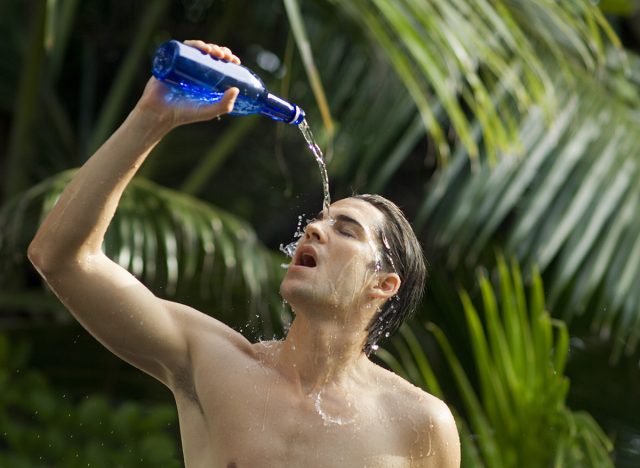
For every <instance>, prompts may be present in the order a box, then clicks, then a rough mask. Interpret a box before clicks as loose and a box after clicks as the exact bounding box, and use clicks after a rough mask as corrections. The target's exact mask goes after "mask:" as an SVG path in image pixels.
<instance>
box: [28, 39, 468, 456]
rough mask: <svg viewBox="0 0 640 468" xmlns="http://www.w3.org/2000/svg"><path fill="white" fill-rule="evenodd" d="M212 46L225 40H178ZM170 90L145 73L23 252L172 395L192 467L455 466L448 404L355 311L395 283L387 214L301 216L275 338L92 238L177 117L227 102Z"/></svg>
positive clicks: (351, 204) (358, 205)
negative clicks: (242, 326)
mask: <svg viewBox="0 0 640 468" xmlns="http://www.w3.org/2000/svg"><path fill="white" fill-rule="evenodd" d="M187 43H188V44H191V45H194V46H196V47H198V48H200V49H201V50H203V51H205V52H207V53H209V54H211V55H212V56H214V57H218V58H223V59H226V60H231V61H234V62H236V63H238V62H239V60H238V58H237V57H236V56H234V55H233V54H232V53H231V51H229V49H227V48H222V47H218V46H215V45H212V44H205V43H204V42H201V41H187ZM236 95H237V90H235V89H231V90H229V91H227V92H226V93H225V95H224V97H223V99H222V101H220V102H219V103H216V104H208V105H192V104H189V103H179V102H176V101H175V100H173V101H172V102H171V103H170V104H169V103H168V102H167V99H166V97H167V88H166V87H165V86H164V85H163V84H161V83H159V82H157V81H156V80H155V79H153V78H152V79H150V81H149V82H148V83H147V86H146V88H145V90H144V92H143V95H142V97H141V98H140V100H139V102H138V103H137V105H136V106H135V108H134V109H133V111H132V112H131V113H130V115H129V116H128V117H127V119H126V120H125V122H124V123H123V124H122V125H121V127H120V128H119V129H118V130H117V131H116V132H115V133H114V134H113V135H112V136H111V137H110V138H109V139H108V140H107V141H106V142H105V143H104V145H103V146H102V147H101V148H100V149H99V150H98V151H97V152H96V154H95V155H94V156H92V157H91V158H90V159H89V161H88V162H87V163H86V164H85V165H84V166H83V167H82V168H81V169H80V171H79V172H78V173H77V175H76V176H75V177H74V179H73V180H72V181H71V183H70V184H69V185H68V187H67V188H66V189H65V191H64V193H63V195H62V196H61V198H60V200H59V201H58V203H57V204H56V206H55V207H54V209H53V210H52V211H51V213H50V214H49V215H48V217H47V218H46V219H45V221H44V222H43V224H42V226H41V228H40V230H39V231H38V233H37V235H36V237H35V239H34V240H33V242H32V244H31V246H30V248H29V258H30V259H31V261H32V262H33V264H34V265H35V267H36V268H37V269H38V271H39V272H40V273H41V274H42V275H43V277H44V278H45V279H46V281H47V283H48V284H49V285H50V287H51V289H52V290H53V291H54V292H55V293H56V294H57V295H58V297H59V298H60V300H61V301H62V302H63V303H64V304H65V305H66V307H67V308H68V309H69V310H70V311H71V313H72V314H73V315H74V316H75V317H76V318H77V320H78V321H79V322H80V323H81V324H82V325H83V326H84V327H85V328H86V329H87V330H88V331H89V332H90V333H91V334H92V335H93V336H94V337H95V338H96V339H97V340H99V341H100V342H101V343H102V344H103V345H104V346H106V347H107V348H108V349H110V350H111V351H112V352H113V353H115V354H116V355H118V356H120V357H121V358H122V359H124V360H125V361H127V362H129V363H130V364H132V365H134V366H136V367H137V368H139V369H141V370H143V371H145V372H146V373H148V374H149V375H151V376H153V377H155V378H156V379H158V380H159V381H161V382H163V383H164V384H165V385H166V386H167V387H168V388H169V389H170V390H171V391H172V393H173V395H174V396H175V401H176V405H177V408H178V415H179V420H180V431H181V437H182V444H183V450H184V459H185V465H186V466H187V467H189V468H192V467H222V468H231V467H235V468H244V467H250V468H254V467H293V468H295V467H304V468H314V467H323V468H326V467H349V468H353V467H445V468H446V467H457V466H459V463H460V448H459V442H458V435H457V431H456V427H455V423H454V420H453V418H452V416H451V413H450V411H449V410H448V408H447V407H446V405H445V404H444V403H442V402H441V401H440V400H438V399H437V398H435V397H433V396H431V395H429V394H427V393H425V392H423V391H422V390H420V389H418V388H416V387H414V386H412V385H411V384H409V383H408V382H406V381H405V380H403V379H401V378H399V377H398V376H396V375H394V374H392V373H391V372H388V371H386V370H384V369H383V368H381V367H379V366H377V365H375V364H373V363H372V362H371V361H370V360H369V359H368V358H367V356H366V355H365V354H364V353H363V351H362V347H363V343H364V340H365V337H366V326H367V324H368V323H369V321H370V320H371V317H373V315H374V314H375V312H376V311H377V310H378V308H379V307H380V306H381V305H382V304H384V302H385V301H387V300H389V298H391V297H393V295H395V293H396V292H397V290H398V287H399V286H400V279H399V278H398V276H397V275H396V274H395V273H394V272H385V271H378V269H376V267H375V265H376V260H377V259H378V256H379V255H380V252H379V245H380V242H379V239H377V237H376V228H377V227H379V226H380V225H381V224H382V221H383V215H382V213H381V212H380V211H378V210H377V208H375V207H373V206H372V205H369V204H368V203H366V202H364V201H362V200H357V199H353V198H348V199H344V200H340V201H337V202H336V203H334V204H333V205H332V206H331V207H330V210H329V212H323V213H322V214H321V216H320V217H319V218H318V219H316V220H315V221H313V222H311V223H310V224H309V225H308V226H307V227H306V229H305V232H304V235H303V237H302V238H301V239H300V241H299V243H298V246H297V252H296V255H295V256H294V258H293V259H292V261H291V264H290V265H289V268H288V270H287V272H286V275H285V278H284V280H283V282H282V285H281V289H280V290H281V294H282V296H283V298H285V299H286V300H287V302H288V303H289V304H290V305H291V307H292V309H293V310H294V312H295V319H294V321H293V323H292V325H291V327H290V330H289V332H288V334H287V336H286V338H285V339H284V340H282V341H273V342H260V343H251V342H249V341H247V340H246V339H245V338H244V337H243V336H242V335H241V334H240V333H238V332H236V331H234V330H233V329H231V328H229V327H228V326H226V325H225V324H223V323H221V322H220V321H218V320H216V319H215V318H212V317H210V316H208V315H206V314H203V313H201V312H198V311H196V310H194V309H192V308H190V307H188V306H185V305H182V304H178V303H174V302H170V301H166V300H162V299H160V298H157V297H156V296H154V295H153V294H152V293H151V292H150V291H149V290H148V289H147V288H146V287H145V286H144V285H143V284H142V283H140V282H139V281H138V280H137V279H136V278H135V277H133V276H132V275H131V274H130V273H129V272H127V271H126V270H125V269H123V268H121V267H120V266H118V265H117V264H115V263H114V262H112V261H111V260H110V259H109V258H107V257H106V256H105V255H104V253H103V252H102V250H101V245H102V242H103V238H104V234H105V232H106V230H107V227H108V225H109V223H110V221H111V218H112V216H113V214H114V212H115V210H116V208H117V204H118V201H119V199H120V196H121V195H122V192H123V191H124V189H125V188H126V186H127V184H128V183H129V181H130V180H131V178H132V177H133V176H134V174H135V173H136V171H137V170H138V168H139V167H140V165H141V164H142V163H143V162H144V160H145V159H146V157H147V156H148V154H149V152H150V151H151V150H152V149H153V148H154V146H155V145H156V144H157V143H158V141H160V140H161V139H162V137H163V136H164V135H166V134H167V133H168V132H169V131H171V130H172V129H173V128H175V127H177V126H180V125H184V124H188V123H191V122H197V121H203V120H210V119H213V118H215V117H217V116H219V115H222V114H225V113H228V112H229V111H230V110H231V109H232V108H233V103H234V100H235V97H236Z"/></svg>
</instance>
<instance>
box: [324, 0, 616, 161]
mask: <svg viewBox="0 0 640 468" xmlns="http://www.w3.org/2000/svg"><path fill="white" fill-rule="evenodd" d="M337 5H338V6H339V8H342V9H344V11H346V12H347V13H348V14H349V15H350V17H351V18H353V20H354V21H356V22H357V23H359V24H360V25H361V26H362V27H363V29H364V30H366V31H367V33H368V34H369V36H370V37H371V38H372V41H373V42H374V43H375V44H378V45H379V46H380V48H381V49H382V50H383V51H384V53H385V55H386V56H387V57H388V59H389V61H390V63H391V64H392V65H393V68H394V69H395V71H396V73H397V74H398V76H399V77H400V79H401V80H402V81H403V83H404V85H405V86H406V88H407V90H408V91H409V93H410V95H411V97H412V98H413V100H414V101H415V103H416V105H417V108H418V110H419V113H420V116H421V118H422V121H423V123H424V125H425V126H426V128H428V129H429V132H430V134H431V136H432V137H433V138H434V140H435V142H436V144H437V146H438V148H439V153H440V154H441V155H443V156H446V155H448V154H449V142H448V139H447V138H446V136H445V133H446V131H445V128H444V127H443V124H442V121H441V120H440V119H438V118H437V117H436V115H435V113H434V110H433V100H432V96H435V97H437V102H438V103H439V104H440V105H441V106H442V107H443V108H444V110H445V112H446V115H447V118H448V121H449V122H450V124H451V125H452V126H453V128H454V129H455V131H456V134H457V136H458V138H459V139H460V140H461V142H462V144H463V145H464V146H465V148H466V149H467V151H468V153H469V154H470V155H472V156H475V155H477V154H479V152H480V147H479V146H478V141H477V140H476V139H474V138H473V134H472V127H473V124H472V122H473V120H477V122H479V124H480V126H481V129H482V133H483V135H484V144H485V150H488V151H489V152H494V151H497V150H499V149H502V150H505V149H507V148H510V147H512V146H513V144H514V142H515V140H516V137H517V131H516V129H515V128H514V127H513V125H512V121H513V120H517V119H518V117H519V115H520V114H521V113H522V112H526V111H527V109H528V107H529V106H531V105H532V104H538V105H542V107H543V108H544V109H545V111H546V112H547V113H549V114H551V113H552V112H553V111H554V109H555V108H556V105H555V104H556V102H555V100H554V96H553V94H554V86H553V79H552V77H551V76H550V74H549V72H548V70H549V69H548V64H547V63H544V61H543V59H542V57H553V58H554V60H553V64H552V69H558V70H560V71H561V72H563V73H564V74H565V75H566V76H568V77H571V76H573V74H574V71H575V70H574V68H575V67H579V68H580V69H581V70H583V72H585V71H586V72H589V73H592V72H594V71H595V70H596V69H597V68H598V67H601V66H602V65H603V64H604V63H605V62H606V47H607V46H608V45H609V44H612V43H613V44H616V45H617V44H618V40H617V38H616V36H615V34H614V33H613V31H612V30H611V28H610V26H609V25H608V23H607V21H606V20H605V19H604V17H603V15H602V13H601V12H600V10H599V9H598V8H597V6H595V5H593V4H592V2H588V1H581V2H546V1H531V0H512V1H507V2H502V1H495V2H494V1H488V0H472V1H469V0H467V1H461V0H459V1H455V2H436V1H427V2H424V1H415V0H400V1H394V2H387V1H383V0H369V1H367V0H358V1H353V2H337ZM497 87H502V88H503V89H504V91H505V92H506V94H507V95H508V97H509V99H505V100H504V101H503V102H496V101H494V100H493V99H492V96H493V95H494V94H495V91H496V88H497Z"/></svg>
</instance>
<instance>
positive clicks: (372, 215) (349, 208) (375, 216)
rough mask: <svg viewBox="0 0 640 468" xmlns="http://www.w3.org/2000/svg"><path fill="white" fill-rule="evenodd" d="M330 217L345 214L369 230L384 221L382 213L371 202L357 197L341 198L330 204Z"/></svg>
mask: <svg viewBox="0 0 640 468" xmlns="http://www.w3.org/2000/svg"><path fill="white" fill-rule="evenodd" d="M330 210H331V217H335V216H337V215H347V216H350V217H351V218H353V219H355V220H356V221H358V222H359V223H360V224H362V225H363V226H364V227H365V228H369V229H371V230H373V229H375V228H377V227H380V226H382V225H383V223H384V215H383V214H382V212H381V211H380V210H379V209H378V208H376V207H375V206H373V205H372V204H371V203H369V202H366V201H364V200H360V199H358V198H343V199H342V200H338V201H337V202H335V203H332V204H331V208H330Z"/></svg>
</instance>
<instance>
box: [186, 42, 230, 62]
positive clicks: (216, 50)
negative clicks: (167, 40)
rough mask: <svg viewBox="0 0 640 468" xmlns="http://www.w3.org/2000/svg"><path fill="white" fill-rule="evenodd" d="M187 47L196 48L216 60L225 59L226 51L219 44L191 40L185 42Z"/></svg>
mask: <svg viewBox="0 0 640 468" xmlns="http://www.w3.org/2000/svg"><path fill="white" fill-rule="evenodd" d="M184 44H185V45H188V46H191V47H195V48H196V49H198V50H200V51H202V52H204V53H205V54H209V55H211V56H212V57H215V58H224V55H225V54H224V51H223V50H222V48H221V47H220V46H219V45H217V44H210V43H206V42H204V41H201V40H199V39H191V40H187V41H184Z"/></svg>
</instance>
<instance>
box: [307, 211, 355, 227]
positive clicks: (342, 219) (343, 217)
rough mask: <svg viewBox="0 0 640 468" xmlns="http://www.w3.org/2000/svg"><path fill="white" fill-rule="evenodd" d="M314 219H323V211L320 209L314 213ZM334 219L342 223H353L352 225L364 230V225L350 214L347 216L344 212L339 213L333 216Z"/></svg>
mask: <svg viewBox="0 0 640 468" xmlns="http://www.w3.org/2000/svg"><path fill="white" fill-rule="evenodd" d="M315 219H317V220H318V221H320V220H322V219H324V211H320V212H319V213H318V214H317V215H316V217H315ZM335 220H336V221H340V222H343V223H348V224H353V225H354V226H356V227H358V228H360V229H361V230H362V231H366V229H365V228H364V226H363V225H362V224H361V223H360V222H359V221H358V220H356V219H354V218H352V217H351V216H347V215H345V214H339V215H338V216H336V217H335Z"/></svg>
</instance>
